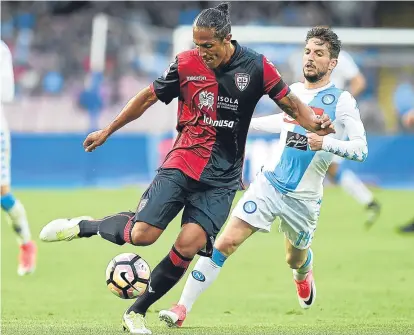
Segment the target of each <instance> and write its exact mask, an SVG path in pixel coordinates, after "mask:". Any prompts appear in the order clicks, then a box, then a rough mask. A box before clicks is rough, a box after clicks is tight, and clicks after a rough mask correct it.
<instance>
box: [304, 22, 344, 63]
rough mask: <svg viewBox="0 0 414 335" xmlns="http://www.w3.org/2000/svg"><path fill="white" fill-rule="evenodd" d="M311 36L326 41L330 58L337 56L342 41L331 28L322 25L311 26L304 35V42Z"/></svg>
mask: <svg viewBox="0 0 414 335" xmlns="http://www.w3.org/2000/svg"><path fill="white" fill-rule="evenodd" d="M311 38H317V39H318V40H321V41H322V42H324V43H328V50H329V53H330V56H331V58H338V56H339V52H340V51H341V44H342V43H341V41H340V40H339V39H338V35H337V34H335V33H334V32H333V30H332V29H331V28H329V27H323V26H318V27H313V28H312V29H311V30H309V31H308V33H307V35H306V43H307V42H308V41H309V40H310V39H311Z"/></svg>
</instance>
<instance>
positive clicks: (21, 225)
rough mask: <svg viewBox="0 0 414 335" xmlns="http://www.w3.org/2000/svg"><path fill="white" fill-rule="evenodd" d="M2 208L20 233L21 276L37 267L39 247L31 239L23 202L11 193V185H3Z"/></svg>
mask: <svg viewBox="0 0 414 335" xmlns="http://www.w3.org/2000/svg"><path fill="white" fill-rule="evenodd" d="M1 208H2V209H3V210H4V211H5V212H6V213H7V214H8V215H9V219H10V223H11V226H12V227H13V230H14V231H15V232H16V234H17V235H18V241H19V244H20V253H19V266H18V268H17V273H18V274H19V275H20V276H23V275H26V274H30V273H32V272H33V271H34V270H35V268H36V254H37V248H36V244H35V242H34V241H32V240H31V234H30V228H29V222H28V220H27V216H26V211H25V209H24V207H23V204H22V203H21V202H20V201H19V200H18V199H16V198H15V197H14V196H13V194H12V193H11V190H10V186H9V185H2V186H1Z"/></svg>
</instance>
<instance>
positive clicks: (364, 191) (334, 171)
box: [327, 162, 381, 228]
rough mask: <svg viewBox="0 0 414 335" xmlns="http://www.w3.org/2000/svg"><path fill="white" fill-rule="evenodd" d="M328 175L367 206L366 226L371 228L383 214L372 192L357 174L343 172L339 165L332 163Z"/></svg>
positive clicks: (348, 171) (349, 171) (347, 171)
mask: <svg viewBox="0 0 414 335" xmlns="http://www.w3.org/2000/svg"><path fill="white" fill-rule="evenodd" d="M327 174H328V176H329V179H330V180H331V181H332V182H334V183H336V184H339V185H341V187H342V188H343V189H344V190H345V191H346V192H347V193H348V194H350V195H351V196H352V197H353V198H355V200H356V201H358V202H359V203H360V204H362V205H363V206H365V209H366V210H367V213H368V218H367V221H366V222H365V225H366V227H367V228H370V227H371V226H372V225H373V224H374V223H375V221H376V220H377V219H378V217H379V215H380V212H381V205H380V204H379V203H378V201H377V200H375V198H374V195H373V194H372V192H371V191H370V190H369V189H368V188H367V187H366V186H365V184H364V183H363V182H362V181H361V180H360V179H359V178H358V176H357V175H356V174H355V173H353V172H352V171H351V170H348V169H345V170H342V169H341V168H340V165H339V164H338V163H335V162H332V163H331V165H330V166H329V168H328V171H327Z"/></svg>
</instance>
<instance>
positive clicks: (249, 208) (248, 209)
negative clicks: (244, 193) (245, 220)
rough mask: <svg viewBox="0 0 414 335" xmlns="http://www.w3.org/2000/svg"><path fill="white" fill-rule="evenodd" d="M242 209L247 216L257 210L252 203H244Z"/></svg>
mask: <svg viewBox="0 0 414 335" xmlns="http://www.w3.org/2000/svg"><path fill="white" fill-rule="evenodd" d="M243 209H244V211H245V212H246V213H247V214H253V213H254V212H256V210H257V205H256V203H255V202H254V201H251V200H249V201H246V202H245V203H244V205H243Z"/></svg>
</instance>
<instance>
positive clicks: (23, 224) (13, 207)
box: [0, 41, 37, 276]
mask: <svg viewBox="0 0 414 335" xmlns="http://www.w3.org/2000/svg"><path fill="white" fill-rule="evenodd" d="M0 50H1V105H2V106H1V109H2V110H1V123H0V130H1V208H2V209H3V210H4V211H5V212H6V213H7V214H8V216H9V218H10V221H11V225H12V227H13V229H14V231H15V232H16V233H17V235H18V240H19V244H20V254H19V265H18V268H17V273H18V274H19V275H20V276H23V275H26V274H29V273H32V272H33V271H34V270H35V267H36V252H37V250H36V245H35V243H34V241H32V240H31V234H30V228H29V223H28V221H27V217H26V211H25V209H24V207H23V205H22V203H21V202H20V201H19V200H18V199H16V198H15V197H14V195H13V194H12V193H11V189H10V132H9V128H8V127H7V121H6V118H5V117H4V114H3V113H4V111H3V108H4V103H8V102H11V101H13V99H14V74H13V64H12V56H11V53H10V50H9V48H8V47H7V45H6V44H5V43H4V42H3V41H0Z"/></svg>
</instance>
